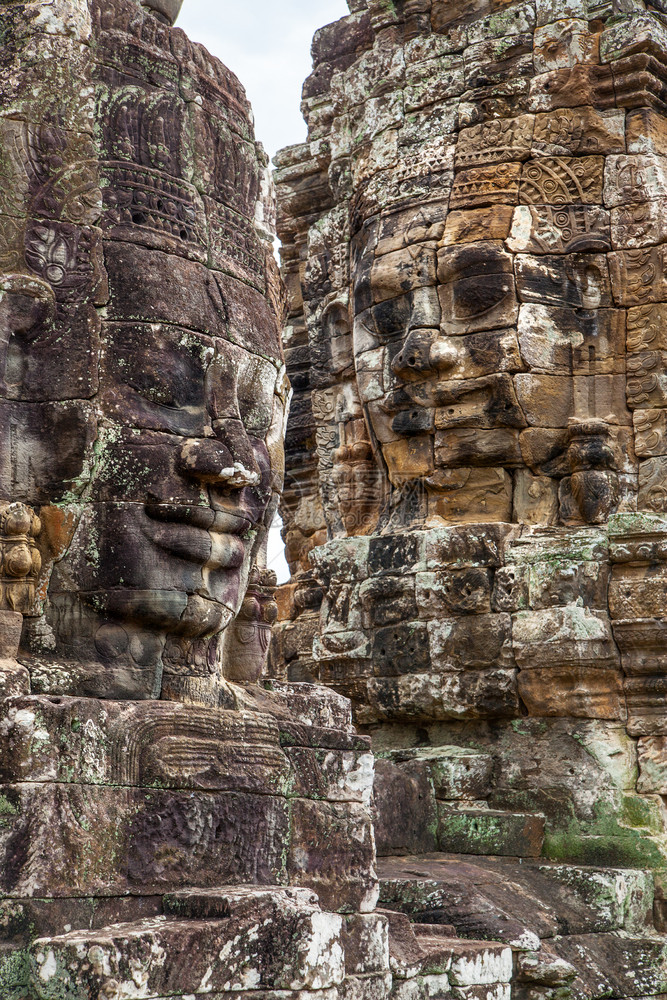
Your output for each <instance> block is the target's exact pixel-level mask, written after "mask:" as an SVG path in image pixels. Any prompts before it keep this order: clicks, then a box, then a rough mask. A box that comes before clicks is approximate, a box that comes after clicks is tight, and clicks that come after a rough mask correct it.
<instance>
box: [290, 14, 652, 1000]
mask: <svg viewBox="0 0 667 1000" xmlns="http://www.w3.org/2000/svg"><path fill="white" fill-rule="evenodd" d="M313 58H314V70H313V73H312V75H311V76H310V77H309V78H308V80H307V81H306V84H305V87H304V92H303V109H304V113H305V117H306V121H307V123H308V139H307V142H305V143H304V144H303V145H299V146H295V147H292V148H289V149H286V150H284V151H283V152H282V153H281V154H280V155H279V158H278V167H279V169H278V173H277V184H278V201H279V215H278V229H279V234H280V236H281V238H282V240H283V263H284V267H283V272H284V277H285V282H286V285H287V289H288V295H289V319H288V322H287V326H286V330H285V337H284V339H285V348H286V359H287V367H288V373H289V375H290V378H291V380H292V384H293V386H294V402H293V404H292V409H291V415H290V420H289V423H288V432H287V473H288V475H287V484H286V489H285V493H284V497H283V501H282V510H283V517H284V521H285V525H286V529H285V531H286V534H285V537H286V542H287V550H288V557H289V559H290V562H291V566H292V573H293V575H292V581H291V582H290V584H288V585H287V586H285V587H284V588H282V591H281V593H280V595H279V606H280V608H281V624H280V627H279V630H278V633H277V638H276V644H275V649H274V655H273V658H272V670H273V672H274V673H275V675H276V676H277V677H282V678H285V679H290V680H292V681H296V680H299V681H311V682H314V683H323V684H326V685H328V686H330V687H332V688H334V689H335V690H337V691H339V692H340V693H343V694H345V695H346V696H348V697H349V698H351V700H352V704H353V709H354V718H355V721H356V722H357V724H358V725H359V726H361V727H362V731H363V732H365V733H367V734H369V735H371V737H372V745H373V750H374V752H375V754H376V758H377V760H376V781H375V792H374V794H375V834H376V840H377V847H378V853H379V855H380V858H379V875H380V886H381V888H380V900H381V903H382V904H383V905H385V906H387V907H389V908H390V909H392V910H395V911H401V912H403V913H406V914H408V915H409V916H410V918H411V919H412V920H413V921H417V922H420V921H421V922H426V923H429V924H431V925H433V926H436V925H441V924H443V923H444V924H451V925H453V926H454V927H455V929H456V931H457V932H458V933H459V934H461V935H463V936H467V937H470V936H478V937H482V938H486V939H489V940H498V941H505V942H507V943H509V944H511V945H512V947H513V949H514V951H515V966H514V986H513V990H514V991H515V992H516V993H517V994H518V995H521V996H525V997H526V998H527V997H531V998H532V997H546V996H549V997H556V996H558V997H563V998H565V997H577V998H583V997H586V998H593V997H603V996H609V997H630V996H639V995H642V996H648V995H658V994H662V993H663V992H664V991H665V989H667V975H666V968H665V955H666V951H665V938H664V937H663V936H662V931H663V930H664V926H665V925H664V903H663V894H664V875H663V871H664V868H665V862H666V859H667V825H666V821H667V817H666V814H665V799H664V796H665V794H667V769H666V768H667V712H666V708H667V700H666V696H667V684H666V681H665V665H666V664H667V646H666V644H665V639H666V636H667V631H666V630H667V612H666V610H665V595H666V593H667V567H666V559H667V556H666V555H665V553H666V552H667V499H666V497H667V493H666V492H665V483H666V482H667V441H666V437H665V428H666V427H667V424H666V422H665V421H666V414H667V395H666V394H665V390H666V387H667V381H666V380H665V361H666V358H667V355H666V354H665V350H666V349H667V341H666V340H665V332H664V326H665V323H664V318H665V316H667V313H666V312H665V310H666V308H667V305H666V303H667V285H666V284H665V275H666V273H667V270H666V264H665V243H666V241H667V229H665V217H664V216H665V214H664V205H663V202H664V192H665V185H666V184H667V97H666V93H667V92H666V91H665V80H666V79H667V76H666V70H665V67H666V66H667V20H666V19H665V13H664V11H663V8H662V6H661V4H660V3H650V2H647V3H643V2H641V0H630V2H629V3H618V4H617V3H616V2H615V0H610V2H607V0H602V2H597V0H574V2H571V0H534V2H533V0H528V2H512V0H509V2H507V0H478V2H474V3H470V2H467V0H460V2H459V0H447V2H443V0H367V2H366V0H354V2H352V3H350V14H349V16H347V17H345V18H343V19H341V20H340V21H338V22H337V23H335V24H332V25H329V26H328V27H326V28H323V29H322V30H321V31H320V32H318V33H317V34H316V36H315V40H314V43H313ZM612 897H613V899H614V900H615V902H614V903H612ZM603 900H606V902H603ZM603 911H604V916H603ZM584 913H585V914H586V915H584ZM563 963H564V964H563ZM640 981H641V986H640V985H639V983H640ZM414 988H415V989H416V988H417V987H416V986H415V987H414ZM449 988H450V989H451V988H452V987H451V983H450V986H449ZM443 989H444V987H443ZM432 995H433V994H432ZM443 995H444V993H443ZM454 995H457V994H456V992H455V993H454Z"/></svg>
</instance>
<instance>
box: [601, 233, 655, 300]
mask: <svg viewBox="0 0 667 1000" xmlns="http://www.w3.org/2000/svg"><path fill="white" fill-rule="evenodd" d="M664 255H665V249H664V247H663V246H659V247H646V248H642V249H641V250H617V251H615V252H614V253H610V254H609V273H610V275H611V285H612V289H613V293H614V301H615V302H616V304H617V305H619V306H642V305H645V304H647V303H649V302H665V301H667V277H666V272H665V267H664Z"/></svg>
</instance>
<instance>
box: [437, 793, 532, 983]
mask: <svg viewBox="0 0 667 1000" xmlns="http://www.w3.org/2000/svg"><path fill="white" fill-rule="evenodd" d="M543 838H544V816H540V815H528V814H522V813H505V812H498V811H497V810H492V809H448V808H445V807H443V806H441V807H440V811H439V823H438V840H439V844H440V850H441V851H452V852H453V853H455V854H497V855H501V856H509V857H520V858H535V857H539V855H540V853H541V851H542V841H543ZM498 978H500V977H498ZM459 985H470V984H464V983H460V984H459Z"/></svg>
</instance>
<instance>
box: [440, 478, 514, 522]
mask: <svg viewBox="0 0 667 1000" xmlns="http://www.w3.org/2000/svg"><path fill="white" fill-rule="evenodd" d="M434 485H436V490H434V491H433V492H432V493H431V494H430V495H429V498H428V511H429V518H430V519H431V523H433V522H435V523H438V522H440V523H441V524H445V525H446V524H461V523H464V524H465V523H473V524H477V523H479V522H480V521H484V522H488V521H493V520H495V521H498V522H504V523H506V522H508V521H509V520H510V518H511V515H512V479H511V476H510V474H509V473H508V472H507V471H506V470H505V469H501V468H495V469H487V468H484V469H470V468H468V469H451V470H449V469H445V470H442V472H441V473H440V472H439V475H438V480H437V484H434Z"/></svg>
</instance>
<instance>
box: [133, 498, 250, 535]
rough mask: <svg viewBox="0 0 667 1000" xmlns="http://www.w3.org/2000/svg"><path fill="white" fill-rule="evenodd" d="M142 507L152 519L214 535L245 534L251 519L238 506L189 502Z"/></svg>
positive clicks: (154, 504)
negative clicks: (229, 506) (204, 505)
mask: <svg viewBox="0 0 667 1000" xmlns="http://www.w3.org/2000/svg"><path fill="white" fill-rule="evenodd" d="M144 509H145V511H146V513H147V514H148V516H149V517H150V518H151V520H153V521H160V522H162V523H163V524H182V525H187V526H188V527H192V528H201V529H202V530H203V531H208V532H211V533H212V534H216V535H245V533H246V532H247V531H249V530H250V528H251V527H252V521H251V520H250V518H249V517H248V515H247V514H246V513H245V512H243V511H242V510H241V509H240V508H238V507H235V508H226V507H225V508H215V509H214V508H213V507H194V506H191V505H189V504H173V503H147V504H145V506H144Z"/></svg>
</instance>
